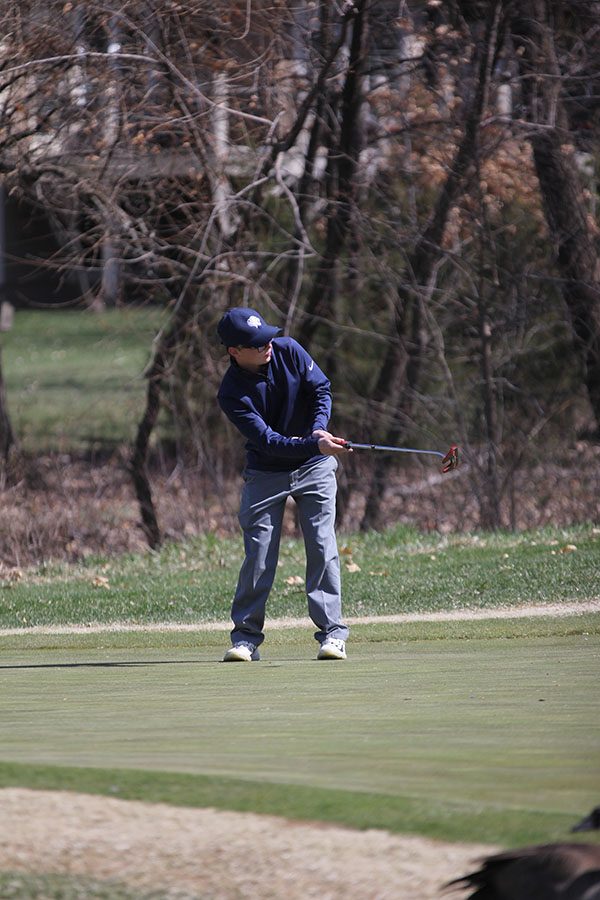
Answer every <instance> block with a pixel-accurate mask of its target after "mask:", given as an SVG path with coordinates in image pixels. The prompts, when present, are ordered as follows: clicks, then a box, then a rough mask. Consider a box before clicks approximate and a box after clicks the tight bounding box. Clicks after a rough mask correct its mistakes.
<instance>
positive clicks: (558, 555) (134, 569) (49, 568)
mask: <svg viewBox="0 0 600 900" xmlns="http://www.w3.org/2000/svg"><path fill="white" fill-rule="evenodd" d="M340 549H341V559H342V573H343V589H344V609H345V613H346V615H349V616H350V615H352V616H359V615H389V614H395V613H403V612H405V613H406V612H411V613H418V612H435V611H440V610H452V609H465V608H466V609H482V610H493V609H496V608H497V607H499V606H518V605H521V604H547V603H552V604H560V603H563V602H573V601H574V602H577V601H583V600H600V567H599V565H598V560H599V559H600V528H598V527H596V526H593V525H581V526H574V527H572V528H568V529H552V528H548V529H543V530H539V531H535V532H530V533H525V534H519V535H515V534H487V535H455V536H452V537H441V536H440V535H436V534H430V535H422V534H419V533H418V532H417V531H416V530H414V529H411V528H407V527H400V528H395V529H393V530H390V531H388V532H385V533H381V534H378V533H371V534H367V535H353V536H343V537H340ZM241 560H242V541H241V539H240V538H239V537H235V538H221V537H217V536H215V535H214V534H207V535H205V536H203V537H201V538H198V539H196V540H193V541H190V542H187V543H181V544H170V545H166V546H165V547H163V548H162V549H161V550H160V551H159V552H157V553H151V552H148V553H143V554H139V555H137V556H122V557H113V558H106V559H98V558H96V559H88V560H87V561H86V562H84V563H80V564H77V565H67V564H64V565H58V564H57V565H53V564H44V565H41V566H37V567H33V568H31V569H26V570H23V571H22V572H19V573H17V575H16V576H15V574H14V573H10V572H6V571H5V572H4V576H3V577H2V575H1V574H0V627H22V626H24V625H48V624H64V623H82V624H85V623H88V622H114V621H120V622H133V623H140V624H144V623H148V622H180V623H192V624H193V623H196V622H214V621H224V620H227V619H228V618H229V607H230V602H231V595H232V592H233V589H234V587H235V583H236V579H237V574H238V570H239V566H240V563H241ZM280 563H281V564H280V566H279V568H278V571H277V577H276V581H275V586H274V590H273V593H272V595H271V598H270V600H269V615H270V616H271V617H274V616H299V615H302V616H304V615H306V596H305V593H304V586H303V583H302V579H303V576H304V567H305V559H304V549H303V545H302V542H301V541H298V540H286V541H284V543H283V544H282V548H281V556H280ZM298 580H299V581H298Z"/></svg>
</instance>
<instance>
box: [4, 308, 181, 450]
mask: <svg viewBox="0 0 600 900" xmlns="http://www.w3.org/2000/svg"><path fill="white" fill-rule="evenodd" d="M163 317H164V313H162V312H161V311H160V310H157V309H154V308H144V309H134V308H124V309H118V310H108V311H107V312H105V313H101V314H96V313H92V312H89V311H75V310H72V311H64V310H53V311H46V310H45V311H41V310H20V311H18V312H17V313H16V316H15V322H14V326H13V328H12V329H11V331H9V332H7V333H6V334H3V335H2V345H1V346H2V364H3V371H4V379H5V382H6V394H7V402H8V408H9V411H10V415H11V419H12V422H13V426H14V429H15V431H16V433H17V434H18V437H19V441H20V443H21V444H22V445H23V447H24V448H25V449H26V450H27V451H29V452H36V453H39V452H44V451H46V450H61V451H63V452H71V451H73V450H80V449H84V450H87V449H89V448H90V447H95V446H100V447H106V446H113V445H119V444H122V443H123V442H125V441H131V439H132V437H133V431H132V428H133V427H134V425H135V423H136V422H137V420H138V419H139V417H140V413H141V410H142V409H143V402H144V392H145V383H144V379H143V370H144V367H145V365H146V363H147V362H148V360H149V358H150V352H151V348H152V339H153V337H154V335H155V334H156V331H157V329H158V328H159V327H160V323H161V322H162V321H163Z"/></svg>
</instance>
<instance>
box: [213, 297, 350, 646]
mask: <svg viewBox="0 0 600 900" xmlns="http://www.w3.org/2000/svg"><path fill="white" fill-rule="evenodd" d="M217 332H218V334H219V337H220V339H221V342H222V343H223V344H224V345H225V347H226V348H227V351H228V353H229V356H230V366H229V369H228V370H227V372H226V373H225V377H224V378H223V381H222V382H221V387H220V389H219V393H218V401H219V405H220V406H221V409H222V410H223V411H224V412H225V414H226V415H227V416H228V418H229V419H230V420H231V421H232V422H233V424H234V425H235V426H236V428H237V429H238V430H239V431H240V432H241V433H242V435H243V436H244V437H245V438H246V468H245V469H244V473H243V478H244V487H243V490H242V498H241V504H240V512H239V521H240V525H241V526H242V530H243V532H244V546H245V551H246V557H245V559H244V562H243V564H242V568H241V570H240V575H239V579H238V585H237V590H236V592H235V596H234V599H233V604H232V609H231V618H232V620H233V624H234V627H233V630H232V632H231V642H232V646H231V648H230V649H229V650H227V652H226V653H225V657H224V661H225V662H250V661H251V660H257V659H260V655H259V650H258V648H259V646H260V645H261V644H262V642H263V640H264V634H263V626H264V621H265V607H266V603H267V598H268V596H269V592H270V590H271V587H272V584H273V579H274V577H275V570H276V567H277V560H278V557H279V541H280V537H281V525H282V522H283V514H284V509H285V502H286V500H287V498H288V497H293V498H294V500H295V501H296V504H297V506H298V516H299V520H300V525H301V528H302V533H303V536H304V545H305V549H306V593H307V595H308V612H309V615H310V617H311V619H312V620H313V622H314V623H315V625H316V628H317V631H316V633H315V638H316V640H317V641H318V643H319V645H320V647H319V651H318V654H317V658H318V659H345V658H346V646H345V641H346V638H347V637H348V628H347V626H346V625H344V624H343V622H342V620H341V615H342V611H341V591H340V563H339V557H338V551H337V543H336V538H335V531H334V522H335V495H336V488H337V483H336V479H335V472H336V469H337V467H338V462H337V459H336V457H337V456H340V455H342V454H344V453H348V452H349V451H348V450H347V449H346V447H345V441H344V439H343V438H339V437H334V436H333V435H332V434H330V433H329V432H328V431H327V425H328V422H329V416H330V413H331V387H330V384H329V381H328V379H327V378H326V377H325V375H324V374H323V372H322V371H321V370H320V369H319V367H318V366H317V364H316V363H315V361H314V360H313V359H311V357H310V356H309V355H308V353H307V352H306V350H304V348H303V347H301V346H300V344H298V343H297V342H296V341H295V340H293V339H292V338H289V337H276V336H277V335H279V334H280V333H281V329H280V328H275V327H273V326H272V325H268V324H267V323H266V322H265V321H264V320H263V318H262V317H261V316H260V314H259V313H257V312H256V311H255V310H253V309H248V308H246V307H235V308H234V309H230V310H229V311H228V312H226V313H225V315H224V316H223V318H222V319H221V321H220V322H219V325H218V327H217Z"/></svg>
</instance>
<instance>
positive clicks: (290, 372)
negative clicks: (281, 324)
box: [217, 337, 331, 472]
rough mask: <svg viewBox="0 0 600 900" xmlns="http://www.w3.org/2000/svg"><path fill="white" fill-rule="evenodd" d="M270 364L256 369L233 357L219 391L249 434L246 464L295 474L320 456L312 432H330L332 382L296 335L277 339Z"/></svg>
mask: <svg viewBox="0 0 600 900" xmlns="http://www.w3.org/2000/svg"><path fill="white" fill-rule="evenodd" d="M272 344H273V352H272V356H271V360H270V362H269V363H268V364H267V365H266V366H263V370H261V371H260V372H257V373H254V372H249V371H248V370H247V369H243V368H241V366H238V364H237V363H236V362H235V361H234V360H232V362H231V365H230V366H229V369H228V370H227V372H226V373H225V377H224V378H223V381H222V382H221V387H220V388H219V393H218V395H217V398H218V401H219V405H220V407H221V409H222V410H223V412H224V413H225V414H226V415H227V416H228V418H229V419H231V421H232V422H233V424H234V425H235V426H236V428H238V429H239V431H241V433H242V434H243V435H244V437H245V438H246V456H247V466H248V468H250V469H259V470H261V471H267V472H268V471H277V472H291V471H292V470H293V469H297V468H298V466H300V465H302V463H303V462H306V460H308V459H310V458H311V457H319V456H321V454H320V453H319V442H318V440H317V439H316V438H313V437H312V433H313V431H316V430H317V429H323V430H325V431H327V425H328V422H329V416H330V415H331V385H330V383H329V380H328V379H327V378H326V377H325V375H324V374H323V372H322V371H321V370H320V369H319V367H318V366H317V364H316V362H315V361H314V360H313V359H311V357H310V356H309V355H308V353H307V352H306V350H305V349H304V348H303V347H301V346H300V344H299V343H298V342H297V341H295V340H294V339H293V338H289V337H282V338H274V340H273V341H272Z"/></svg>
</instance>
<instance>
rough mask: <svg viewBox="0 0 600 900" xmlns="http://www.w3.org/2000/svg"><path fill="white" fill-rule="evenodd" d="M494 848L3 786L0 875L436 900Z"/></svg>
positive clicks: (200, 891) (192, 889) (331, 897)
mask: <svg viewBox="0 0 600 900" xmlns="http://www.w3.org/2000/svg"><path fill="white" fill-rule="evenodd" d="M493 849H495V848H491V847H490V846H486V845H476V844H446V843H442V842H438V841H431V840H427V839H425V838H421V837H413V836H402V835H395V834H390V833H389V832H386V831H378V830H369V831H353V830H350V829H345V828H339V827H337V826H329V825H323V824H320V823H302V822H292V821H288V820H286V819H283V818H279V817H276V816H258V815H254V814H252V813H235V812H223V811H220V810H214V809H181V808H175V807H171V806H167V805H163V804H146V803H139V802H133V801H128V800H117V799H114V798H106V797H95V796H88V795H85V794H75V793H68V792H58V791H57V792H52V791H32V790H26V789H21V788H8V789H5V790H1V791H0V870H5V871H14V872H38V873H48V874H63V875H74V876H79V877H82V876H83V877H88V878H93V879H98V880H102V881H104V880H113V881H118V882H121V883H125V884H127V885H128V886H129V887H131V888H135V889H138V890H141V891H161V892H162V891H164V892H165V893H168V892H172V893H173V894H174V893H175V892H182V893H183V894H188V895H192V896H201V897H204V898H215V900H217V898H218V900H233V898H244V897H260V898H262V900H269V898H286V900H305V898H310V897H319V898H321V900H337V898H342V897H343V898H345V900H351V898H357V900H358V898H360V900H386V898H390V900H391V898H394V900H433V898H440V897H444V896H446V897H453V898H456V900H458V898H462V897H464V896H465V895H464V892H463V891H461V890H459V891H456V892H451V893H444V892H442V890H441V888H442V885H443V884H444V883H445V882H447V881H448V880H450V879H452V878H456V877H458V876H459V875H461V874H464V873H465V872H467V871H470V870H471V868H472V867H473V863H474V862H476V860H477V859H478V858H479V857H480V856H482V855H484V854H486V853H488V852H490V851H491V850H493Z"/></svg>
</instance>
